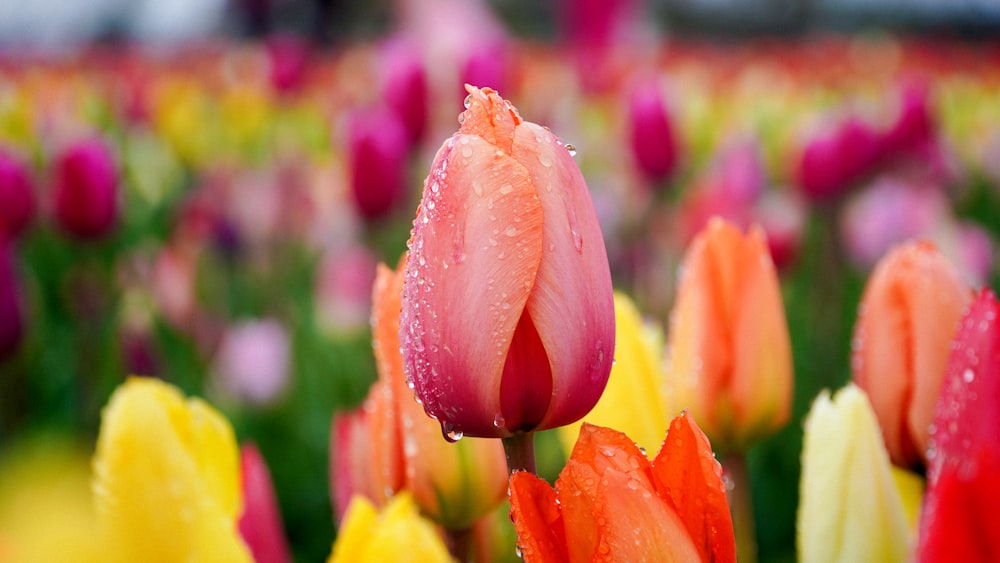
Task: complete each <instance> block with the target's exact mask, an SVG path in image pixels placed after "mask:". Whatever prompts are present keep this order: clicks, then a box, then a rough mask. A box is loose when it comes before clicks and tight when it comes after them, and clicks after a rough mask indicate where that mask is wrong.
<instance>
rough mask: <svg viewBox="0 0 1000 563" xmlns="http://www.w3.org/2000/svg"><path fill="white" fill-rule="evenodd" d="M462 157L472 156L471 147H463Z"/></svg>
mask: <svg viewBox="0 0 1000 563" xmlns="http://www.w3.org/2000/svg"><path fill="white" fill-rule="evenodd" d="M462 156H464V157H465V158H469V157H470V156H472V147H470V146H469V145H465V146H463V147H462Z"/></svg>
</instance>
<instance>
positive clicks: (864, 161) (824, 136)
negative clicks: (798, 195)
mask: <svg viewBox="0 0 1000 563" xmlns="http://www.w3.org/2000/svg"><path fill="white" fill-rule="evenodd" d="M884 152H885V148H884V146H883V141H882V139H881V138H880V137H879V135H878V133H877V132H876V131H875V130H874V129H872V127H871V126H870V125H868V124H867V123H865V122H863V121H861V120H860V119H857V118H854V117H851V118H848V119H847V120H845V121H844V122H843V123H841V124H839V125H837V126H836V127H835V128H832V129H829V130H827V131H824V132H822V133H821V134H820V135H817V136H816V137H814V138H812V139H809V141H808V142H807V143H806V145H805V147H804V148H803V149H802V154H801V156H800V159H799V163H798V170H797V173H798V185H799V187H800V188H801V189H802V191H803V193H804V194H805V195H806V196H807V197H809V198H810V199H812V200H814V201H822V200H829V199H833V198H835V197H838V196H840V195H841V194H843V193H845V192H846V191H847V190H848V189H849V188H851V187H852V186H853V185H854V184H855V183H856V182H858V181H859V180H861V179H862V178H863V177H864V176H866V175H867V174H869V173H871V172H872V170H873V169H874V166H875V165H876V164H877V163H878V161H879V160H880V159H881V158H882V155H883V153H884Z"/></svg>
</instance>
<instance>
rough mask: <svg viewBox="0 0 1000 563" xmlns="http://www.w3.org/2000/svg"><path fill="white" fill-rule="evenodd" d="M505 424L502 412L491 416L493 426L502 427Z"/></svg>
mask: <svg viewBox="0 0 1000 563" xmlns="http://www.w3.org/2000/svg"><path fill="white" fill-rule="evenodd" d="M505 424H507V421H506V420H504V418H503V415H502V414H500V413H497V415H496V416H494V417H493V426H495V427H497V428H503V427H504V425H505Z"/></svg>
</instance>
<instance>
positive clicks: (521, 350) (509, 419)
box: [500, 311, 552, 432]
mask: <svg viewBox="0 0 1000 563" xmlns="http://www.w3.org/2000/svg"><path fill="white" fill-rule="evenodd" d="M551 401H552V369H551V367H550V366H549V358H548V355H547V354H546V353H545V348H544V347H543V346H542V341H541V340H540V339H539V337H538V331H537V330H536V329H535V324H534V323H533V322H532V321H531V315H529V314H528V312H527V311H525V312H524V313H523V314H522V315H521V320H520V321H519V322H518V323H517V329H515V330H514V338H513V340H512V341H511V343H510V350H509V351H508V352H507V361H506V362H505V363H504V366H503V380H502V381H501V383H500V406H501V412H502V413H503V420H504V423H503V425H502V426H504V428H506V429H507V430H508V431H509V432H517V431H528V432H530V431H532V430H534V429H535V427H536V426H538V423H539V422H541V421H542V418H544V417H545V413H546V411H547V410H548V409H549V404H550V403H551Z"/></svg>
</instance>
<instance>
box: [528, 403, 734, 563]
mask: <svg viewBox="0 0 1000 563" xmlns="http://www.w3.org/2000/svg"><path fill="white" fill-rule="evenodd" d="M510 501H511V518H512V519H513V520H514V526H515V527H516V528H517V534H518V544H519V546H520V548H521V553H522V555H523V557H524V560H525V561H526V562H527V563H532V562H536V561H544V562H548V561H594V560H601V561H604V560H607V561H654V560H655V561H661V560H662V561H736V543H735V539H734V537H733V523H732V520H731V519H730V515H729V505H728V502H727V500H726V489H725V485H724V484H723V481H722V467H721V466H720V465H719V463H718V462H717V461H716V460H715V457H714V456H713V455H712V447H711V445H710V444H709V442H708V439H707V438H706V437H705V435H704V434H703V433H702V432H701V430H700V429H699V428H698V426H697V425H696V424H695V423H694V420H693V418H692V417H691V415H690V414H688V413H686V412H685V413H684V414H682V415H680V416H678V417H677V418H675V419H674V420H673V421H672V422H671V423H670V429H669V430H668V432H667V437H666V440H664V442H663V446H662V448H661V449H660V453H659V454H657V456H656V459H654V460H653V462H652V464H650V462H649V460H648V459H646V456H645V455H643V453H642V452H641V451H640V450H639V448H638V447H637V446H636V445H635V443H634V442H632V440H631V439H630V438H629V437H628V436H626V435H625V434H622V433H621V432H618V431H616V430H612V429H610V428H603V427H600V426H593V425H591V424H584V425H583V427H582V428H581V430H580V438H579V440H577V443H576V446H575V447H574V448H573V453H572V455H571V456H570V458H569V460H568V461H567V462H566V467H565V468H564V469H563V470H562V472H561V473H560V474H559V478H558V479H557V480H556V484H555V490H553V489H552V488H551V487H550V486H549V485H548V483H546V482H545V481H543V480H542V479H540V478H538V477H536V476H535V475H533V474H530V473H528V472H518V473H514V474H513V475H512V476H511V480H510Z"/></svg>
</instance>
